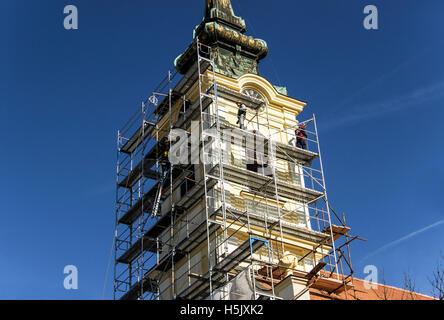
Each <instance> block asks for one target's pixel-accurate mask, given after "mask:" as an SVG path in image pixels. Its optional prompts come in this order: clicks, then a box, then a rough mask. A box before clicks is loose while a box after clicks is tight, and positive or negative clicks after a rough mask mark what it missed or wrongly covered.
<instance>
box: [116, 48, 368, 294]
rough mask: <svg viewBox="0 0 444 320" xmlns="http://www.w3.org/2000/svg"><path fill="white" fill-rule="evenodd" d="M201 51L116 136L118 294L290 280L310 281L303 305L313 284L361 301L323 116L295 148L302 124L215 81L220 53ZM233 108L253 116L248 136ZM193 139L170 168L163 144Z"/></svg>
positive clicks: (260, 288)
mask: <svg viewBox="0 0 444 320" xmlns="http://www.w3.org/2000/svg"><path fill="white" fill-rule="evenodd" d="M195 44H196V59H195V62H194V65H193V66H191V67H190V69H189V71H188V72H187V73H186V74H185V75H184V76H183V77H182V78H180V79H178V78H179V77H178V76H177V73H176V72H171V71H170V72H168V74H167V76H166V77H165V78H164V79H163V81H162V82H161V84H159V86H158V87H157V88H156V89H155V90H154V91H153V92H152V94H151V95H150V97H149V98H147V99H146V101H144V102H143V103H142V105H141V108H140V110H139V111H138V112H136V114H135V115H133V117H132V118H131V119H130V120H129V121H128V122H127V123H126V125H125V126H124V127H123V128H122V129H121V130H120V131H119V132H118V137H117V188H116V234H115V237H116V241H115V248H114V250H115V252H114V255H115V264H114V299H123V300H125V299H142V300H143V299H212V300H213V299H236V295H237V296H239V297H243V298H245V297H250V298H251V299H280V297H279V296H278V295H277V294H276V286H277V285H278V284H279V283H280V281H282V280H283V279H284V278H285V277H286V276H288V275H289V274H292V275H295V276H298V277H300V278H302V279H306V281H307V286H306V288H305V289H304V290H302V291H301V292H300V294H297V295H296V296H295V297H294V298H295V299H297V298H298V297H299V296H301V295H303V294H304V293H305V292H306V291H307V290H309V289H310V288H311V287H313V288H318V289H321V290H324V291H326V292H328V293H339V292H345V295H346V296H347V295H348V294H352V295H353V268H352V265H351V257H350V248H349V245H350V243H351V242H352V241H353V240H355V239H359V238H358V237H354V236H351V235H349V231H350V229H349V228H348V227H347V226H346V223H345V218H344V216H342V218H341V217H340V216H339V215H338V214H337V213H336V212H335V211H334V210H333V209H332V207H331V205H330V204H329V201H328V198H327V190H326V186H325V178H324V171H323V166H322V158H321V152H320V146H319V138H318V131H317V124H316V118H315V116H314V115H313V117H312V118H311V119H308V120H307V121H305V122H304V123H305V124H306V129H305V130H306V133H307V138H306V142H307V148H306V149H302V148H298V147H296V146H294V144H295V142H296V137H295V133H294V131H295V129H296V128H295V127H294V126H293V127H285V126H283V127H282V126H281V127H280V128H279V127H278V128H276V126H273V125H272V122H273V121H274V120H273V119H271V115H270V112H269V110H268V104H267V103H265V102H264V101H263V100H261V99H258V98H253V97H252V96H250V95H247V94H245V93H242V92H238V91H236V90H233V89H231V88H228V87H225V86H223V85H222V84H220V83H218V81H217V75H216V74H215V71H214V70H215V68H214V61H213V60H211V59H210V56H211V50H212V48H211V47H209V46H206V45H204V44H202V43H200V42H199V40H196V42H195ZM220 100H222V101H223V102H220ZM235 101H241V102H242V103H245V104H246V105H247V107H248V108H249V110H250V117H249V119H246V122H247V125H246V128H245V129H243V130H241V129H239V128H238V127H237V126H235V125H234V121H232V119H233V118H234V117H235V114H234V113H233V110H232V108H231V109H230V108H229V107H227V106H228V104H230V103H231V104H232V103H233V102H235ZM251 115H252V116H251ZM173 129H182V130H183V131H181V132H183V133H184V134H185V136H186V139H185V140H184V141H185V142H184V141H181V140H180V139H179V142H178V141H177V139H176V138H177V137H176V136H175V135H173V134H172V132H173ZM193 130H194V131H193ZM196 130H197V131H196ZM193 132H198V138H197V139H196V135H194V136H193ZM276 136H279V137H276ZM282 136H285V139H284V140H285V141H283V139H282ZM166 139H168V143H169V144H166V143H165V141H166ZM190 140H191V152H190V153H189V154H188V156H187V157H186V159H185V160H186V161H183V162H178V163H174V162H171V163H170V165H169V167H168V169H165V167H164V166H163V165H162V156H163V155H164V152H165V151H167V150H166V146H168V147H170V148H171V147H173V146H174V147H176V149H175V150H177V149H180V147H186V148H188V147H189V144H190V143H189V141H190ZM251 141H253V143H250V142H251ZM261 145H262V146H263V148H260V147H258V146H261ZM171 150H172V149H171ZM197 154H200V157H199V156H196V155H197ZM196 160H197V161H196ZM232 190H237V191H238V192H232ZM202 252H205V253H204V254H203V253H202ZM198 253H200V254H198ZM239 283H242V284H243V285H242V286H241V287H242V288H243V289H239V288H240V286H239ZM245 288H250V289H249V291H248V290H247V291H248V292H246V291H245V290H244V289H245ZM239 290H240V291H242V292H240V291H239Z"/></svg>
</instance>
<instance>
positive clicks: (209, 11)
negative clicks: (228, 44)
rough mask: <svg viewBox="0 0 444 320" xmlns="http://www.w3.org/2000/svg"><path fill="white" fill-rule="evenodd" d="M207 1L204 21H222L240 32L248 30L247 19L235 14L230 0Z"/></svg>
mask: <svg viewBox="0 0 444 320" xmlns="http://www.w3.org/2000/svg"><path fill="white" fill-rule="evenodd" d="M206 3H207V5H206V8H205V16H204V21H206V22H211V21H215V22H220V23H222V24H227V25H228V26H230V27H232V28H235V29H237V30H238V31H240V32H245V31H246V26H245V21H244V20H243V19H242V18H240V17H237V16H236V15H235V14H234V11H233V6H232V5H231V1H230V0H206Z"/></svg>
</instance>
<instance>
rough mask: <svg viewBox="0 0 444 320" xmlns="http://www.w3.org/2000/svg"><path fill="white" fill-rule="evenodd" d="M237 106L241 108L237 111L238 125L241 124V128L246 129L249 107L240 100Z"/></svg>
mask: <svg viewBox="0 0 444 320" xmlns="http://www.w3.org/2000/svg"><path fill="white" fill-rule="evenodd" d="M236 104H237V106H238V108H239V110H238V111H237V122H236V124H239V128H241V129H245V126H244V122H245V118H246V116H247V106H246V105H245V103H242V101H240V100H238V101H236Z"/></svg>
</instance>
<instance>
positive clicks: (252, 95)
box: [242, 89, 264, 102]
mask: <svg viewBox="0 0 444 320" xmlns="http://www.w3.org/2000/svg"><path fill="white" fill-rule="evenodd" d="M242 93H243V94H245V95H246V96H248V97H250V98H253V99H252V100H253V101H257V102H259V101H260V102H264V99H263V98H262V96H261V95H260V94H259V93H258V92H257V91H255V90H253V89H244V90H242Z"/></svg>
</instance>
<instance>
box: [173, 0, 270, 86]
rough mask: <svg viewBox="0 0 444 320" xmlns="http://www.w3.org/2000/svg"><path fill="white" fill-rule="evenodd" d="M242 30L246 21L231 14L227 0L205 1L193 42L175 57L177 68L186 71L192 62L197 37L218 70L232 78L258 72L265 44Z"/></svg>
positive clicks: (229, 2)
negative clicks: (207, 47) (206, 47)
mask: <svg viewBox="0 0 444 320" xmlns="http://www.w3.org/2000/svg"><path fill="white" fill-rule="evenodd" d="M245 31H246V25H245V21H244V20H243V19H242V18H240V17H238V16H236V15H235V14H234V11H233V7H232V5H231V1H230V0H206V6H205V15H204V19H203V21H202V22H201V24H200V25H198V26H197V27H196V29H195V30H194V42H193V43H192V44H191V45H190V46H189V47H188V49H187V50H186V51H185V52H184V53H183V54H181V55H180V56H179V57H177V58H176V60H175V62H174V64H175V66H176V69H177V70H178V71H179V72H180V73H186V71H187V70H188V69H189V68H190V67H191V66H192V64H193V63H194V62H195V60H196V53H195V51H196V43H195V41H196V38H197V37H198V38H199V41H200V42H202V43H204V44H206V45H208V46H210V47H211V52H210V57H211V59H213V60H214V62H215V68H214V71H216V72H217V73H220V74H223V75H225V76H227V77H231V78H238V77H240V76H242V75H243V74H246V73H254V74H258V73H259V71H258V69H257V66H258V63H259V61H260V60H261V59H263V58H265V56H266V55H267V53H268V46H267V43H266V42H265V41H263V40H261V39H254V38H253V37H250V36H246V35H245V34H244V33H245Z"/></svg>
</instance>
